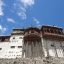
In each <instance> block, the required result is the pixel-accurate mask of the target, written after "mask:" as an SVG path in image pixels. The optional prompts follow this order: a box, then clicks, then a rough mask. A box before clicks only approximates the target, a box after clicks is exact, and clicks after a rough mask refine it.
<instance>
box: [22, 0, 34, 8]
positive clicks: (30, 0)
mask: <svg viewBox="0 0 64 64" xmlns="http://www.w3.org/2000/svg"><path fill="white" fill-rule="evenodd" d="M21 3H23V5H24V6H25V7H27V6H32V5H34V0H21Z"/></svg>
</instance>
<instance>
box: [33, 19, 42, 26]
mask: <svg viewBox="0 0 64 64" xmlns="http://www.w3.org/2000/svg"><path fill="white" fill-rule="evenodd" d="M33 21H34V22H35V23H36V25H37V26H41V24H40V21H39V20H38V19H36V18H33Z"/></svg>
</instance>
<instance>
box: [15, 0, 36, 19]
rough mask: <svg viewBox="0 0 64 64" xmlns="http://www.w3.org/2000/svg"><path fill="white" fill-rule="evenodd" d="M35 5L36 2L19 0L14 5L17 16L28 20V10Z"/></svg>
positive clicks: (33, 0)
mask: <svg viewBox="0 0 64 64" xmlns="http://www.w3.org/2000/svg"><path fill="white" fill-rule="evenodd" d="M34 4H35V0H17V1H16V2H15V3H14V8H15V10H16V14H17V15H18V16H19V17H21V19H23V20H24V19H26V18H27V14H26V12H27V9H29V8H30V7H31V6H33V5H34Z"/></svg>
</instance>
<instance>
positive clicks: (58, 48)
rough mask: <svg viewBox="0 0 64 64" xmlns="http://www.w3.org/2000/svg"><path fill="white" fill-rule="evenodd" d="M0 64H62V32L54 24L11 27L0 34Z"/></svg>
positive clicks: (63, 50) (63, 55)
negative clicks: (7, 32) (3, 33)
mask: <svg viewBox="0 0 64 64" xmlns="http://www.w3.org/2000/svg"><path fill="white" fill-rule="evenodd" d="M0 64H64V32H63V29H62V28H60V27H56V26H49V25H45V26H42V27H41V28H37V27H28V28H26V29H18V28H16V29H13V31H12V33H11V35H9V36H0Z"/></svg>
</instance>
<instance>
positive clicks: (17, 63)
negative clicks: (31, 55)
mask: <svg viewBox="0 0 64 64" xmlns="http://www.w3.org/2000/svg"><path fill="white" fill-rule="evenodd" d="M0 64H64V58H43V59H26V58H24V59H21V58H19V59H0Z"/></svg>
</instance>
